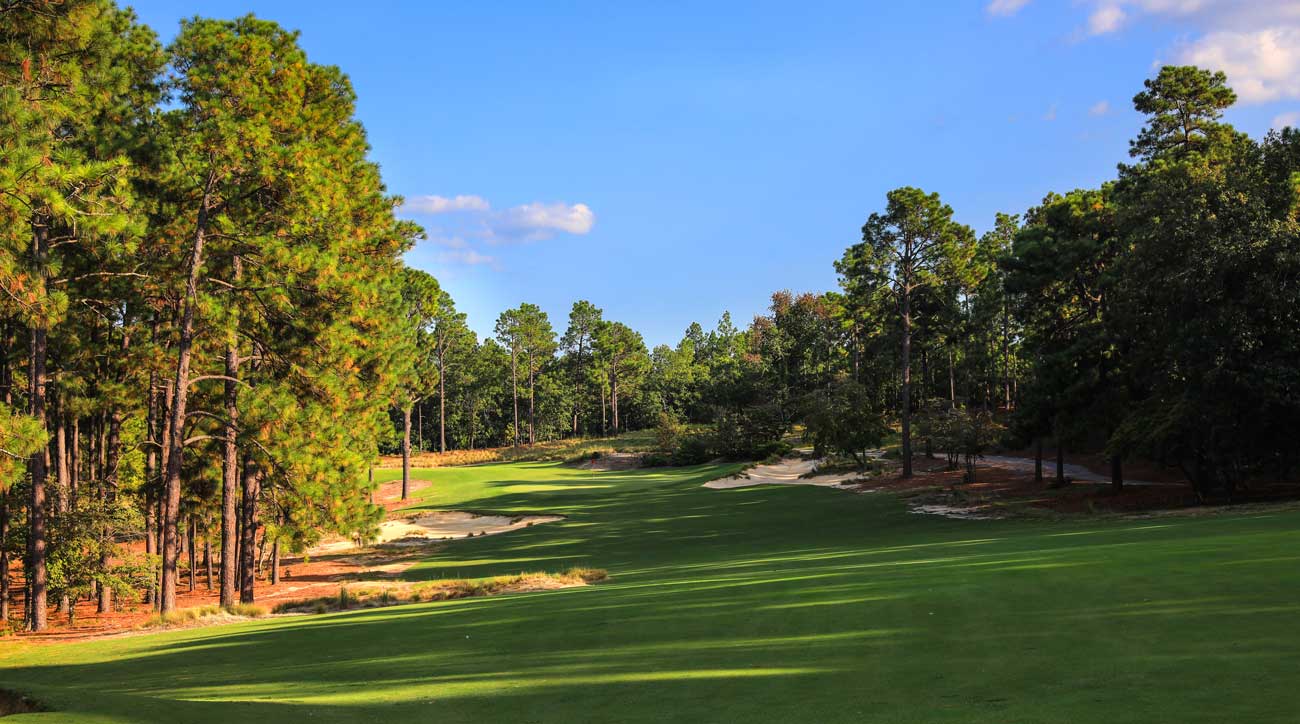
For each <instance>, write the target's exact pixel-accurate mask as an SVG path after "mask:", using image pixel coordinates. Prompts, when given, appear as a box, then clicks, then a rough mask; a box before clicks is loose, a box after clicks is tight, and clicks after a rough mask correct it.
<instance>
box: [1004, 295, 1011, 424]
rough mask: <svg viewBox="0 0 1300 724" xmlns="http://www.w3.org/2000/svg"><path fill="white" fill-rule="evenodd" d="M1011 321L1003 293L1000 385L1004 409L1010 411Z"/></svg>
mask: <svg viewBox="0 0 1300 724" xmlns="http://www.w3.org/2000/svg"><path fill="white" fill-rule="evenodd" d="M1010 327H1011V321H1010V312H1009V311H1008V310H1007V300H1006V297H1005V293H1004V296H1003V299H1002V383H1003V394H1004V398H1005V399H1004V403H1005V404H1006V409H1008V410H1010V409H1011V333H1010Z"/></svg>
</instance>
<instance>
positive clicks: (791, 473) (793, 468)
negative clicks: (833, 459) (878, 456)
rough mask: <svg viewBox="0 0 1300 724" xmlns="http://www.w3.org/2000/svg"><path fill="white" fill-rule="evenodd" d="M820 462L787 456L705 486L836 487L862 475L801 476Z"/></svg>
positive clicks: (851, 473) (852, 473)
mask: <svg viewBox="0 0 1300 724" xmlns="http://www.w3.org/2000/svg"><path fill="white" fill-rule="evenodd" d="M819 462H820V461H819V460H801V459H799V458H785V459H783V460H781V461H780V462H778V463H772V464H770V465H757V466H755V467H752V468H750V469H749V470H746V471H745V472H743V473H741V474H740V475H739V476H738V477H734V478H722V479H720V480H710V481H709V482H707V483H705V484H704V487H706V488H714V489H720V490H724V489H727V488H747V487H749V486H751V485H817V486H821V487H835V486H837V485H839V484H840V483H842V482H844V481H846V480H854V479H856V478H859V477H861V476H860V475H859V474H858V473H855V472H847V473H834V474H831V475H818V476H816V477H812V478H804V477H800V476H801V475H806V474H807V473H810V472H812V471H813V469H814V468H816V467H817V464H818V463H819Z"/></svg>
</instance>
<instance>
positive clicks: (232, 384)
mask: <svg viewBox="0 0 1300 724" xmlns="http://www.w3.org/2000/svg"><path fill="white" fill-rule="evenodd" d="M242 272H243V261H242V260H241V259H240V257H239V256H238V255H236V256H235V258H234V260H233V268H232V271H231V278H232V280H233V281H234V282H235V283H236V284H238V283H239V279H240V276H241V275H242ZM231 306H232V307H234V308H235V311H234V314H236V315H237V314H238V313H239V311H238V305H237V304H234V305H231ZM237 320H238V317H236V322H235V324H236V325H238V321H237ZM225 373H226V377H227V378H228V379H226V381H225V399H224V402H225V407H226V426H225V428H226V429H225V433H226V435H225V440H224V441H223V442H222V450H221V594H220V603H221V607H222V608H230V607H231V606H233V605H235V566H236V561H235V549H236V547H237V544H236V542H235V541H236V535H237V534H238V532H237V531H236V529H235V522H236V518H237V517H238V515H239V513H238V506H239V441H238V439H237V436H238V434H239V433H238V429H237V427H238V423H239V383H238V382H237V381H236V380H237V379H238V377H239V346H238V345H237V344H236V343H235V340H234V339H232V340H230V341H229V342H227V343H226V369H225Z"/></svg>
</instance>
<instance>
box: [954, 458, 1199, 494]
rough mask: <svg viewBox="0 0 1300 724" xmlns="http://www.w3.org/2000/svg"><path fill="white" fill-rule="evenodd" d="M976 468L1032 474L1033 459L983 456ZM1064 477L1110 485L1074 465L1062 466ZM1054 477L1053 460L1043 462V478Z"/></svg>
mask: <svg viewBox="0 0 1300 724" xmlns="http://www.w3.org/2000/svg"><path fill="white" fill-rule="evenodd" d="M976 465H977V466H980V467H983V466H985V465H987V466H990V467H995V468H1006V469H1008V470H1015V471H1016V472H1028V473H1032V472H1034V460H1033V458H1022V457H1015V456H1011V455H985V456H984V457H982V458H980V459H979V461H978V462H976ZM1063 469H1064V470H1065V477H1067V478H1070V479H1072V480H1075V481H1077V482H1081V483H1107V484H1109V483H1110V475H1109V474H1107V475H1102V474H1100V473H1094V472H1093V471H1092V470H1089V469H1088V468H1086V467H1084V466H1082V465H1076V464H1074V463H1066V464H1065V465H1064V466H1063ZM1055 475H1056V462H1055V461H1053V460H1043V477H1053V476H1055ZM1124 484H1125V485H1173V486H1182V487H1185V486H1184V485H1183V484H1182V483H1156V482H1152V481H1149V480H1129V479H1128V478H1125V479H1124Z"/></svg>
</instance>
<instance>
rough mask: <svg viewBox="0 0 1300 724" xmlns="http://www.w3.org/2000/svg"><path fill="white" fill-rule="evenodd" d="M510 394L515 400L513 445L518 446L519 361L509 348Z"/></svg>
mask: <svg viewBox="0 0 1300 724" xmlns="http://www.w3.org/2000/svg"><path fill="white" fill-rule="evenodd" d="M510 396H511V397H512V398H514V402H515V436H514V437H515V447H519V363H518V362H517V361H516V358H515V352H514V350H510Z"/></svg>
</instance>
